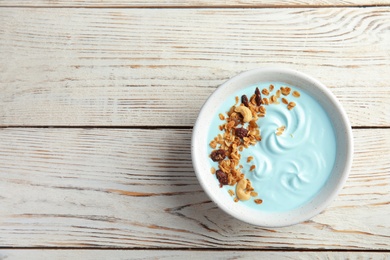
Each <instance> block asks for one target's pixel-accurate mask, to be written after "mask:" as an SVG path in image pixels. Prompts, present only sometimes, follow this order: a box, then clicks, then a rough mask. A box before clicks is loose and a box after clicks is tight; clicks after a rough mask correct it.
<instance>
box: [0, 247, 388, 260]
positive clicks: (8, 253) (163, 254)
mask: <svg viewBox="0 0 390 260" xmlns="http://www.w3.org/2000/svg"><path fill="white" fill-rule="evenodd" d="M389 257H390V254H389V253H385V252H383V253H381V252H313V251H306V252H286V251H282V250H281V251H278V252H275V251H249V252H248V251H241V252H239V251H198V250H191V251H180V250H119V249H117V250H15V249H11V250H0V259H1V260H4V259H7V260H12V259H29V260H35V259H36V260H41V259H60V260H62V259H84V260H89V259H91V260H100V259H102V260H105V259H179V260H181V259H302V260H306V259H308V260H309V259H310V260H313V259H350V260H353V259H387V258H389Z"/></svg>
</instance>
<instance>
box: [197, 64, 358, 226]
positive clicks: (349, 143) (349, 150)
mask: <svg viewBox="0 0 390 260" xmlns="http://www.w3.org/2000/svg"><path fill="white" fill-rule="evenodd" d="M270 73H277V74H281V75H285V76H294V77H295V78H297V79H300V80H303V81H305V82H307V83H308V84H309V85H311V86H314V87H315V88H316V91H320V92H321V93H323V94H325V95H326V98H328V99H329V100H330V102H331V103H332V104H334V105H335V106H336V111H337V113H338V116H339V117H340V119H341V122H339V123H340V124H341V128H342V129H343V132H344V133H345V134H344V136H343V137H344V138H345V142H346V158H345V160H343V161H344V164H342V167H341V169H340V170H339V172H341V174H340V177H339V178H338V179H337V180H338V182H337V183H336V184H335V185H334V186H333V187H332V189H331V190H330V191H329V196H328V197H327V198H326V199H324V200H323V202H322V203H321V204H319V205H316V206H315V207H313V206H312V208H311V210H308V212H305V214H303V215H302V216H300V217H295V218H292V219H286V218H285V213H283V214H277V213H270V215H269V214H268V213H266V212H263V213H262V214H264V216H266V215H269V216H271V215H272V220H270V221H268V222H267V221H264V219H261V220H258V219H256V218H253V217H248V216H247V215H245V214H238V213H237V212H236V211H233V210H232V209H231V208H230V207H228V206H227V205H225V204H224V203H220V201H219V200H218V197H217V196H216V192H213V190H211V189H209V188H208V187H207V185H206V183H205V181H204V178H203V177H202V173H201V169H200V163H202V162H201V160H202V158H201V157H200V155H199V152H197V147H198V142H197V136H198V133H199V132H200V131H201V130H202V128H201V127H202V119H203V116H204V115H205V114H206V113H208V114H210V113H209V112H208V111H205V108H206V107H207V105H208V104H209V103H210V102H212V101H213V100H214V99H215V98H216V97H218V96H219V95H220V93H221V92H222V91H224V89H225V88H227V87H229V86H231V85H232V84H239V82H240V81H243V80H245V79H247V78H250V77H256V76H258V77H260V76H261V75H263V76H264V75H265V74H270ZM270 81H278V80H277V79H276V80H270ZM260 82H261V81H260V80H259V81H258V83H260ZM245 86H246V85H245ZM206 129H208V128H206ZM353 150H354V146H353V135H352V128H351V125H350V122H349V119H348V117H347V114H346V112H345V110H344V109H343V107H342V105H341V104H340V102H339V101H338V100H337V98H336V97H335V96H334V95H333V93H332V92H331V91H330V90H329V89H328V88H327V87H326V86H325V85H324V84H322V83H321V82H320V81H318V80H317V79H315V78H313V77H312V76H309V75H307V74H305V73H303V72H300V71H297V70H293V69H289V68H280V67H262V68H256V69H252V70H249V71H245V72H242V73H239V74H238V75H236V76H234V77H232V78H230V79H229V80H227V81H226V82H224V83H223V84H222V85H220V86H219V87H218V88H217V89H216V90H215V91H214V92H213V93H212V94H211V95H210V96H209V97H208V98H207V100H206V101H205V103H204V104H203V106H202V107H201V109H200V111H199V114H198V117H197V119H196V122H195V125H194V127H193V131H192V137H191V158H192V164H193V168H194V170H195V174H196V176H197V179H198V181H199V183H200V185H201V187H202V189H203V190H204V191H205V193H206V194H207V196H208V197H209V198H210V199H211V200H212V201H213V202H214V203H215V204H217V206H218V207H219V208H220V209H222V210H223V211H225V212H226V213H227V214H229V215H231V216H233V217H235V218H237V219H239V220H241V221H244V222H246V223H249V224H253V225H257V226H262V227H284V226H290V225H294V224H298V223H301V222H304V221H306V220H309V219H311V218H312V217H314V216H316V215H318V214H319V213H320V212H322V211H323V210H324V209H325V208H326V207H327V206H328V205H329V204H330V203H331V202H332V201H333V200H334V199H335V197H336V196H337V195H338V193H339V191H340V190H341V189H342V187H343V186H344V184H345V182H346V180H347V178H348V176H349V172H350V170H351V166H352V160H353ZM203 160H204V159H203ZM259 214H260V213H259ZM282 215H283V219H280V220H275V219H274V217H275V216H282Z"/></svg>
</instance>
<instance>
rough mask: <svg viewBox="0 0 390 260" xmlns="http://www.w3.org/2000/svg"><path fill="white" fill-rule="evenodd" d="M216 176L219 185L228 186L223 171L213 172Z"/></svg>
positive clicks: (226, 177)
mask: <svg viewBox="0 0 390 260" xmlns="http://www.w3.org/2000/svg"><path fill="white" fill-rule="evenodd" d="M215 174H216V176H217V179H218V181H219V183H220V184H221V186H222V185H228V184H229V180H228V176H227V174H226V173H224V172H223V171H221V170H217V171H216V172H215Z"/></svg>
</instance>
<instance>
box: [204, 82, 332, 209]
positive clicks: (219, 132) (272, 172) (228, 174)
mask: <svg viewBox="0 0 390 260" xmlns="http://www.w3.org/2000/svg"><path fill="white" fill-rule="evenodd" d="M256 89H257V90H256ZM248 111H249V112H248ZM208 137H209V140H210V146H209V154H210V160H209V161H210V168H211V172H212V174H215V175H216V178H215V188H216V189H219V188H222V189H226V196H231V197H232V203H244V204H245V205H247V206H248V207H254V208H256V209H258V210H262V211H267V212H284V211H289V210H291V209H294V208H297V207H299V206H301V205H303V204H305V203H307V202H308V201H310V200H311V199H312V198H313V197H314V196H315V195H316V194H317V193H318V192H319V190H320V189H321V188H322V187H323V186H324V184H325V183H326V181H327V179H328V177H329V175H330V174H331V172H332V169H333V165H334V162H335V157H336V139H335V133H334V130H333V126H332V123H331V121H330V119H329V117H328V115H327V114H326V112H325V111H324V109H323V108H322V107H321V105H320V104H319V103H318V102H317V101H316V100H315V99H314V98H313V97H311V96H310V95H308V94H307V93H306V92H305V91H303V90H302V89H300V88H299V86H291V85H288V84H285V83H281V82H266V83H259V84H257V85H254V86H249V87H246V88H244V89H242V90H240V91H238V92H236V93H234V95H232V96H231V97H229V98H228V99H227V100H226V101H225V102H224V103H223V104H221V106H220V107H219V109H218V113H217V114H216V115H215V118H214V119H213V122H212V124H211V125H210V128H209V135H208ZM239 186H240V188H239Z"/></svg>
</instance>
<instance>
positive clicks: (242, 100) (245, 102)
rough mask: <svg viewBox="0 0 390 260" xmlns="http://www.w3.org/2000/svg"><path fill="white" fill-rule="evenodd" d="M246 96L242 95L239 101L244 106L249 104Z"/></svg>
mask: <svg viewBox="0 0 390 260" xmlns="http://www.w3.org/2000/svg"><path fill="white" fill-rule="evenodd" d="M248 102H249V101H248V97H247V96H246V95H242V96H241V103H243V104H244V106H246V107H248V106H249V103H248Z"/></svg>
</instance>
